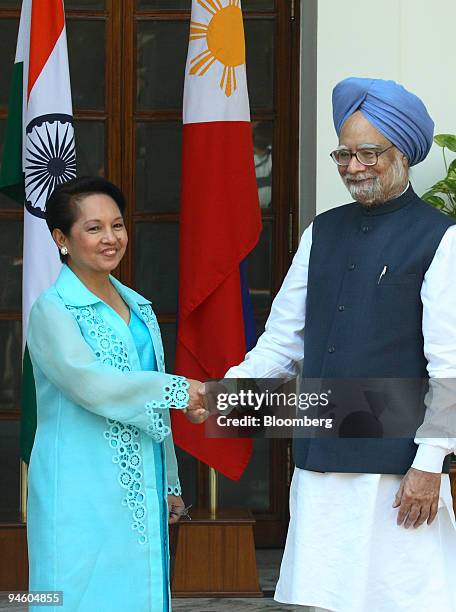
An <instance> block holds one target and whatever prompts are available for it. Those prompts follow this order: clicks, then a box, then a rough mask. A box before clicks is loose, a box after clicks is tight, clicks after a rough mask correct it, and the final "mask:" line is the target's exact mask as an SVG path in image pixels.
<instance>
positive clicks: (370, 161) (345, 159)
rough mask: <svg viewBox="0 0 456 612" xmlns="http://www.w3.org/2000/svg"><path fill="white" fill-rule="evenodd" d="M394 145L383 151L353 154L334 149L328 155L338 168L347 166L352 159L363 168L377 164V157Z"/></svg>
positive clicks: (365, 150)
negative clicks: (354, 158)
mask: <svg viewBox="0 0 456 612" xmlns="http://www.w3.org/2000/svg"><path fill="white" fill-rule="evenodd" d="M391 147H394V145H393V144H392V145H390V146H389V147H386V149H383V151H377V149H358V150H357V151H355V152H354V153H352V152H351V151H349V150H348V149H336V150H335V151H333V152H332V153H331V154H330V155H331V157H332V159H333V160H334V161H335V162H336V164H337V165H338V166H348V165H349V164H350V162H351V160H352V157H356V159H357V160H358V161H359V163H360V164H363V166H375V164H376V163H377V162H378V156H379V155H382V154H383V153H385V152H386V151H389V149H391Z"/></svg>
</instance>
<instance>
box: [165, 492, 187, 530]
mask: <svg viewBox="0 0 456 612" xmlns="http://www.w3.org/2000/svg"><path fill="white" fill-rule="evenodd" d="M168 509H169V515H168V523H169V524H170V525H174V523H177V522H178V521H179V519H180V517H181V516H185V515H186V508H185V504H184V502H183V500H182V497H177V496H176V495H168Z"/></svg>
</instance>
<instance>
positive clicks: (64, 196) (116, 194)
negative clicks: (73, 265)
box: [46, 176, 126, 262]
mask: <svg viewBox="0 0 456 612" xmlns="http://www.w3.org/2000/svg"><path fill="white" fill-rule="evenodd" d="M98 193H102V194H104V195H107V196H109V197H110V198H112V199H113V200H114V202H115V203H116V204H117V206H118V207H119V210H120V212H121V214H122V215H123V214H124V211H125V207H126V203H125V197H124V195H123V193H122V192H121V191H120V189H119V188H118V187H116V186H115V185H114V184H113V183H110V182H109V181H107V180H106V179H105V178H103V177H101V176H81V177H77V178H74V179H71V181H67V182H66V183H61V184H60V185H58V186H57V187H56V188H55V189H54V191H53V192H52V195H51V197H50V198H49V200H48V201H47V204H46V223H47V226H48V228H49V231H50V232H51V234H52V232H53V231H54V230H55V229H59V230H60V231H61V232H63V233H64V234H65V236H68V234H69V233H70V230H71V227H72V226H73V224H74V223H75V221H76V220H77V218H78V204H79V203H80V202H81V201H82V200H83V199H84V198H86V197H87V196H90V195H95V194H98ZM59 255H60V260H61V261H63V262H65V261H66V260H67V259H68V255H62V254H61V253H59Z"/></svg>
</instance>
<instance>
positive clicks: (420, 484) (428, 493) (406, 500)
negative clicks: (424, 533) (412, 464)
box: [393, 468, 441, 529]
mask: <svg viewBox="0 0 456 612" xmlns="http://www.w3.org/2000/svg"><path fill="white" fill-rule="evenodd" d="M440 481H441V474H435V473H434V472H423V471H422V470H416V469H415V468H410V469H409V471H408V472H407V474H406V475H405V476H404V478H403V479H402V482H401V485H400V487H399V490H398V492H397V493H396V499H395V500H394V504H393V508H398V507H399V513H398V515H397V524H398V525H402V523H404V527H405V528H406V529H408V528H409V527H410V526H413V527H419V526H420V525H422V524H423V523H424V521H427V524H428V525H430V524H431V523H432V521H433V520H434V519H435V517H436V515H437V509H438V505H439V493H440Z"/></svg>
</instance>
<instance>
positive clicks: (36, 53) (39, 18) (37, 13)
mask: <svg viewBox="0 0 456 612" xmlns="http://www.w3.org/2000/svg"><path fill="white" fill-rule="evenodd" d="M64 25H65V14H64V11H63V2H62V0H33V1H32V23H31V26H30V53H29V74H28V90H27V99H28V98H29V96H30V92H31V91H32V89H33V86H34V85H35V83H36V80H37V78H38V77H39V75H40V74H41V71H42V70H43V68H44V66H45V65H46V62H47V61H48V59H49V56H50V55H51V53H52V50H53V49H54V47H55V45H56V42H57V40H58V39H59V36H60V34H61V33H62V30H63V27H64Z"/></svg>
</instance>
